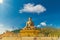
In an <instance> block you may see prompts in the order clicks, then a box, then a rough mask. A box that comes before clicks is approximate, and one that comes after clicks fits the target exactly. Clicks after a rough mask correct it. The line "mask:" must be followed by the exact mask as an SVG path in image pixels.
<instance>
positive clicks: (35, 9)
mask: <svg viewBox="0 0 60 40" xmlns="http://www.w3.org/2000/svg"><path fill="white" fill-rule="evenodd" d="M44 11H46V8H45V7H44V6H42V5H40V4H38V5H34V4H31V3H28V4H25V5H24V7H23V8H22V9H21V10H19V12H20V13H22V12H31V13H42V12H44Z"/></svg>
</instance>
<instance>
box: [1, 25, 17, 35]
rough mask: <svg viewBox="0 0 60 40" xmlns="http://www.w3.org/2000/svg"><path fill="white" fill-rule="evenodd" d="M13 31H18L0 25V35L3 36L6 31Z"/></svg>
mask: <svg viewBox="0 0 60 40" xmlns="http://www.w3.org/2000/svg"><path fill="white" fill-rule="evenodd" d="M15 29H18V28H12V27H8V26H5V25H3V24H0V34H3V33H4V32H6V31H13V30H15Z"/></svg>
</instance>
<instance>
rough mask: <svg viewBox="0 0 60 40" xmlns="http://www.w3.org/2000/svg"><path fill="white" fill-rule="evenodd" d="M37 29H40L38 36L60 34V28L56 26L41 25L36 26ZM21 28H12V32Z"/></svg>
mask: <svg viewBox="0 0 60 40" xmlns="http://www.w3.org/2000/svg"><path fill="white" fill-rule="evenodd" d="M36 29H37V30H39V31H40V34H39V36H41V35H44V36H52V37H53V36H55V37H56V36H58V37H59V36H60V29H57V28H52V27H42V28H36ZM20 30H21V29H18V30H14V31H12V32H14V33H19V32H20Z"/></svg>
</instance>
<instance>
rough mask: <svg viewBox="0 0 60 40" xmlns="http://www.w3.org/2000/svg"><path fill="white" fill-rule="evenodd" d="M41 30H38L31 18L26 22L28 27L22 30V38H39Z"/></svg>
mask: <svg viewBox="0 0 60 40" xmlns="http://www.w3.org/2000/svg"><path fill="white" fill-rule="evenodd" d="M39 32H40V31H39V30H37V29H36V27H35V26H34V23H33V21H32V18H30V17H29V19H28V21H27V22H26V26H25V27H24V28H23V29H22V30H20V33H19V34H20V36H22V37H37V36H38V35H39Z"/></svg>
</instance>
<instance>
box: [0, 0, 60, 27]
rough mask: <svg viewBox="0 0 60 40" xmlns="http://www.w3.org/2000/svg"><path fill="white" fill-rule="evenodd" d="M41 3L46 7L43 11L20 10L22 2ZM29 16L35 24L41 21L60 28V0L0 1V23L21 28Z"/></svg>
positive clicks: (22, 6) (22, 7) (22, 5)
mask: <svg viewBox="0 0 60 40" xmlns="http://www.w3.org/2000/svg"><path fill="white" fill-rule="evenodd" d="M29 3H30V4H34V6H36V5H40V6H41V5H42V6H43V7H44V8H46V11H44V12H39V14H38V13H37V12H22V13H20V12H19V10H21V9H24V4H29ZM29 17H32V20H33V22H34V24H35V25H36V26H37V25H39V24H40V23H41V22H44V23H45V24H46V25H50V24H51V25H52V26H53V27H56V28H60V0H3V3H0V24H1V25H5V26H10V27H17V28H22V27H24V26H25V23H26V21H27V20H28V18H29Z"/></svg>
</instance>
